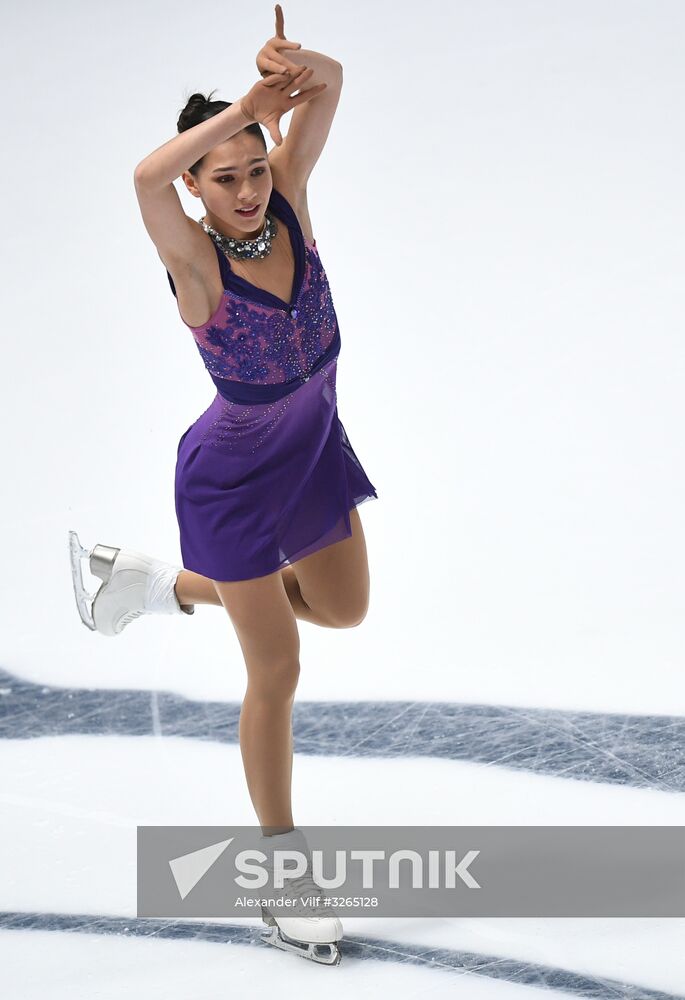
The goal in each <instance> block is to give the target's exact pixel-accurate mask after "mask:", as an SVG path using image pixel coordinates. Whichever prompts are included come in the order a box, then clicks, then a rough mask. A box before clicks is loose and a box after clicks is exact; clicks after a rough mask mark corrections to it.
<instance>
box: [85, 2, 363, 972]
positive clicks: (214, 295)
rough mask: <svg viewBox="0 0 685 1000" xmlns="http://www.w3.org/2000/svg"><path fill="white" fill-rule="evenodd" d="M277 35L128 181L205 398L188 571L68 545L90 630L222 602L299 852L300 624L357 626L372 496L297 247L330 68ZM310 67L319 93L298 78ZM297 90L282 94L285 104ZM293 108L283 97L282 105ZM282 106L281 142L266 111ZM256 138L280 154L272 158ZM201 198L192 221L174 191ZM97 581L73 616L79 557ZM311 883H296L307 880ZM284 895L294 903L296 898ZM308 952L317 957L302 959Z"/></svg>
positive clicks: (329, 919) (269, 808)
mask: <svg viewBox="0 0 685 1000" xmlns="http://www.w3.org/2000/svg"><path fill="white" fill-rule="evenodd" d="M298 49H300V45H299V43H295V42H289V41H286V40H285V36H284V34H283V15H282V11H281V8H280V6H278V5H277V6H276V36H275V37H274V38H272V39H270V40H269V41H268V42H267V44H266V45H265V46H264V47H263V48H262V49H261V51H260V53H259V55H258V57H257V67H258V69H259V71H260V73H261V74H262V76H263V79H262V80H261V81H259V82H258V83H256V84H255V85H254V86H253V87H252V89H251V90H250V91H249V92H248V93H247V94H246V95H245V96H244V97H242V98H241V99H240V100H239V101H237V102H235V103H234V104H228V103H227V102H223V101H211V100H205V98H204V97H203V96H202V95H201V94H194V95H193V96H192V97H191V98H190V99H189V101H188V104H187V106H186V108H185V109H184V110H183V112H182V113H181V116H180V118H179V121H178V132H179V135H178V136H176V137H175V138H174V139H172V140H170V141H169V142H167V143H166V144H165V145H163V146H161V147H160V148H159V149H157V150H155V151H154V152H153V153H151V154H150V155H149V156H148V157H146V158H145V159H144V160H143V161H142V162H141V163H140V164H139V165H138V167H137V168H136V171H135V185H136V193H137V196H138V201H139V204H140V209H141V212H142V216H143V220H144V223H145V226H146V229H147V231H148V233H149V235H150V237H151V239H152V240H153V242H154V244H155V246H156V248H157V252H158V254H159V256H160V258H161V260H162V261H163V263H164V264H165V266H166V268H167V275H168V280H169V284H170V286H171V290H172V291H173V293H174V294H175V295H176V297H177V304H178V309H179V314H180V317H181V319H182V320H183V322H184V323H185V324H186V326H188V327H189V328H190V330H191V331H192V334H193V337H194V339H195V342H196V345H197V347H198V350H199V353H200V355H201V357H202V360H203V361H204V363H205V366H206V367H207V369H208V371H209V374H210V376H211V378H212V380H213V381H214V384H215V386H216V388H217V394H216V396H215V398H214V400H213V402H212V403H211V405H210V406H209V408H208V409H207V410H206V411H205V413H203V414H202V415H201V416H200V417H199V418H198V419H197V420H196V421H195V422H194V423H193V424H192V425H191V426H190V427H189V428H188V429H187V430H186V431H185V433H184V434H183V435H182V437H181V439H180V442H179V447H178V457H177V465H176V482H175V501H176V512H177V517H178V523H179V530H180V541H181V551H182V556H183V567H180V566H173V565H171V564H169V563H165V562H163V561H161V560H158V559H154V558H151V557H149V556H146V555H144V554H143V553H138V552H133V551H132V550H127V549H119V548H115V547H112V546H104V545H96V546H95V547H94V548H93V549H92V550H90V551H87V550H85V549H83V548H82V547H81V545H80V542H79V541H78V538H77V536H76V534H75V533H74V532H71V533H70V547H71V554H72V568H73V572H74V583H75V588H76V593H77V603H78V606H79V610H80V612H81V616H82V619H83V621H84V622H85V624H87V625H88V626H89V627H90V628H93V629H97V630H98V631H100V632H102V633H103V634H106V635H116V634H119V633H120V632H121V631H122V630H123V628H124V627H125V626H126V624H128V622H129V621H131V620H133V619H134V618H136V617H138V616H139V615H141V614H146V613H151V612H152V613H153V612H162V613H181V612H185V613H187V614H191V613H193V611H194V605H195V604H216V605H223V607H224V608H225V609H226V611H227V612H228V615H229V616H230V619H231V621H232V623H233V626H234V628H235V631H236V634H237V636H238V639H239V642H240V645H241V649H242V652H243V655H244V659H245V664H246V667H247V673H248V685H247V690H246V694H245V698H244V701H243V704H242V709H241V714H240V726H239V736H240V748H241V753H242V757H243V762H244V767H245V774H246V778H247V783H248V788H249V792H250V796H251V799H252V802H253V805H254V808H255V811H256V813H257V816H258V819H259V822H260V824H261V827H262V832H263V836H264V837H269V842H270V844H271V845H272V846H274V847H275V846H281V845H282V846H288V847H289V846H297V847H298V848H300V849H303V850H306V842H305V841H304V838H303V835H302V833H301V831H300V830H298V829H297V828H295V827H294V824H293V817H292V809H291V772H292V724H291V711H292V704H293V699H294V694H295V689H296V686H297V681H298V675H299V670H300V666H299V647H300V643H299V634H298V629H297V619H298V618H300V619H301V620H303V621H308V622H312V623H314V624H317V625H321V626H324V627H329V628H345V627H350V626H354V625H357V624H359V623H360V622H361V621H362V620H363V618H364V617H365V614H366V610H367V606H368V597H369V571H368V565H367V554H366V545H365V541H364V533H363V530H362V525H361V520H360V518H359V514H358V512H357V510H356V507H357V506H358V505H359V504H360V503H362V502H364V501H365V500H367V499H370V498H371V497H377V493H376V490H375V488H374V487H373V485H372V484H371V483H370V481H369V480H368V478H367V476H366V474H365V472H364V469H363V468H362V466H361V464H360V462H359V460H358V459H357V457H356V455H355V453H354V451H353V449H352V446H351V444H350V442H349V440H348V438H347V435H346V433H345V430H344V428H343V426H342V423H341V422H340V420H339V417H338V413H337V402H336V362H337V356H338V352H339V349H340V332H339V329H338V323H337V318H336V315H335V310H334V307H333V301H332V297H331V293H330V288H329V285H328V280H327V277H326V273H325V271H324V269H323V265H322V263H321V259H320V257H319V252H318V249H317V247H316V240H315V239H314V236H313V232H312V225H311V221H310V218H309V212H308V207H307V197H306V182H307V179H308V177H309V174H310V173H311V170H312V168H313V166H314V164H315V163H316V161H317V160H318V158H319V155H320V153H321V151H322V149H323V146H324V143H325V140H326V138H327V136H328V132H329V130H330V126H331V122H332V120H333V116H334V114H335V109H336V107H337V104H338V100H339V95H340V89H341V86H342V67H341V66H340V64H339V63H337V62H336V61H334V60H332V59H328V58H327V57H325V56H321V55H320V54H318V53H313V52H309V51H307V52H306V53H305V52H300V53H298V57H299V58H300V59H302V62H303V64H302V65H298V64H297V63H296V62H293V61H292V59H287V58H286V57H285V55H284V53H285V52H286V51H288V52H289V53H290V55H291V57H292V58H296V56H295V51H296V50H298ZM305 60H306V62H307V63H310V62H311V63H315V65H316V82H314V83H313V84H312V86H310V87H309V89H302V88H303V87H304V85H305V84H306V83H312V76H313V74H314V72H315V70H314V68H313V67H312V66H309V67H307V66H305V65H304V61H305ZM298 89H299V92H298V93H296V91H298ZM293 95H294V96H293ZM291 109H294V115H293V119H292V122H291V125H290V130H289V132H288V135H287V137H286V139H285V140H283V139H282V136H281V133H280V131H279V121H280V118H281V116H282V115H283V114H284V113H285V112H287V111H289V110H291ZM260 123H261V124H262V125H265V126H266V127H267V128H268V129H269V132H270V134H271V136H272V138H273V139H274V141H275V143H276V147H275V149H273V150H272V151H271V153H269V154H267V151H266V143H265V140H264V135H263V133H262V130H261V128H260ZM179 175H182V177H183V180H184V183H185V184H186V187H187V189H188V190H189V191H190V193H191V194H192V195H193V196H194V197H196V198H200V199H201V200H202V203H203V206H204V209H205V214H204V215H203V216H202V218H201V219H200V220H199V224H198V222H196V221H194V220H192V219H190V218H189V217H188V216H187V215H186V214H185V212H184V210H183V208H182V206H181V202H180V200H179V198H178V195H177V193H176V190H175V188H174V185H173V181H174V179H175V178H177V177H178V176H179ZM84 556H85V557H87V558H88V559H89V565H90V569H91V571H92V572H93V573H94V574H95V575H97V576H98V577H99V578H100V579H102V580H103V584H102V586H101V587H100V589H99V590H98V592H97V594H96V595H95V596H94V598H93V599H92V601H93V603H92V608H91V609H88V607H87V604H86V597H89V595H87V594H86V593H85V591H84V589H83V581H82V579H81V570H80V561H79V560H80V558H81V557H84ZM310 884H311V883H310ZM297 888H300V889H301V888H302V885H299V886H298V887H297ZM263 916H264V919H265V920H267V922H268V923H269V924H271V925H272V927H273V928H274V930H273V932H272V933H273V937H272V938H271V939H270V940H271V941H272V943H274V944H277V945H278V946H279V947H283V946H287V943H288V942H287V939H284V938H283V937H282V936H281V933H280V932H281V931H283V932H285V934H286V935H287V936H288V937H289V938H292V939H294V940H297V941H300V942H302V941H307V942H328V943H329V945H330V949H329V957H328V958H326V959H325V961H327V962H335V961H339V953H338V952H337V949H336V947H335V945H334V944H332V942H334V941H336V940H338V939H339V938H340V937H341V936H342V926H341V924H340V922H339V920H338V919H337V917H335V916H332V915H331V910H330V908H328V909H326V916H324V917H318V918H309V919H298V918H297V917H288V918H281V917H280V916H278V918H277V919H278V924H276V923H275V922H274V917H272V916H271V914H270V913H269V912H268V911H264V910H263ZM307 957H312V958H315V959H317V960H322V959H321V958H320V957H319V956H318V955H317V954H315V953H314V952H313V951H311V950H310V951H308V952H307Z"/></svg>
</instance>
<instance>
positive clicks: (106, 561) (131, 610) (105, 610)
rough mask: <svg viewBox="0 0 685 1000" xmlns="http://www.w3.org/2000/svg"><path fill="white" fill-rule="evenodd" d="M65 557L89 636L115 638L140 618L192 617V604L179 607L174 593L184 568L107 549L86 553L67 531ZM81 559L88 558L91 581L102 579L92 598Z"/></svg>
mask: <svg viewBox="0 0 685 1000" xmlns="http://www.w3.org/2000/svg"><path fill="white" fill-rule="evenodd" d="M69 556H70V559H71V575H72V579H73V583H74V594H75V595H76V606H77V607H78V611H79V615H80V616H81V621H82V622H83V624H84V625H86V626H87V627H88V628H89V629H91V630H92V631H93V632H95V631H97V632H100V633H101V634H102V635H109V636H112V635H119V633H120V632H123V630H124V629H125V628H126V626H127V625H128V623H129V622H131V621H133V619H134V618H138V617H140V615H145V614H170V615H171V614H181V613H185V614H187V615H192V614H194V612H195V605H194V604H179V603H178V598H177V597H176V592H175V590H174V584H175V583H176V578H177V576H178V574H179V573H180V571H181V570H182V569H183V567H182V566H174V565H172V564H171V563H165V562H162V560H161V559H154V558H152V557H151V556H146V555H144V554H143V553H142V552H134V551H133V549H120V548H116V547H114V546H111V545H95V546H94V547H93V548H92V549H90V550H88V549H84V548H83V546H82V545H81V542H80V541H79V537H78V535H77V534H76V532H75V531H70V532H69ZM82 558H86V559H88V566H89V569H90V572H91V573H92V574H93V576H97V577H98V578H99V579H100V580H102V584H101V585H100V587H99V588H98V590H97V592H96V593H95V594H89V593H88V592H87V591H86V589H85V587H84V585H83V576H82V573H81V559H82ZM88 601H90V602H91V604H90V606H89V605H88Z"/></svg>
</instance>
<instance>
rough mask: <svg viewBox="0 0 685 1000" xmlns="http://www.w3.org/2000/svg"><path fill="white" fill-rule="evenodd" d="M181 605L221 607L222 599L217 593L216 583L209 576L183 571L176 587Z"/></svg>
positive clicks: (179, 575)
mask: <svg viewBox="0 0 685 1000" xmlns="http://www.w3.org/2000/svg"><path fill="white" fill-rule="evenodd" d="M174 590H175V591H176V597H177V598H178V603H179V604H216V605H217V606H218V607H221V598H220V597H219V595H218V594H217V592H216V587H215V586H214V581H213V580H210V579H209V577H208V576H202V575H201V574H200V573H193V571H192V570H189V569H182V570H181V572H180V573H179V574H178V577H177V578H176V583H175V585H174Z"/></svg>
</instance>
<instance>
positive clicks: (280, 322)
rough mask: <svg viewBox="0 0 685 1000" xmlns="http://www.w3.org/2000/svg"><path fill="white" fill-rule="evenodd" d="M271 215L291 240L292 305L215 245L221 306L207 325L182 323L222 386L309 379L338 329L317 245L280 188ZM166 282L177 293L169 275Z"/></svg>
mask: <svg viewBox="0 0 685 1000" xmlns="http://www.w3.org/2000/svg"><path fill="white" fill-rule="evenodd" d="M269 208H270V209H271V210H272V211H273V214H274V215H276V217H277V218H279V219H281V221H282V222H283V223H284V224H285V225H286V226H287V227H288V231H289V234H290V239H291V243H292V248H293V256H294V260H295V276H294V282H293V298H292V299H291V301H290V302H284V301H283V300H281V299H279V298H278V297H277V296H275V295H272V294H271V293H269V292H266V291H265V290H263V289H259V288H257V287H256V286H254V285H252V284H250V282H248V281H246V280H245V279H243V278H241V277H239V276H238V275H236V274H235V273H234V272H233V271H232V270H231V268H230V267H229V265H228V262H227V260H226V258H225V255H224V253H223V251H222V250H221V249H220V248H219V247H218V246H217V245H216V244H214V247H215V250H216V253H217V258H218V260H219V267H220V269H221V275H222V280H223V284H224V292H223V295H222V298H221V302H220V304H219V306H218V308H217V310H216V311H215V313H214V315H213V316H210V318H209V319H208V320H207V322H206V323H203V324H202V326H190V324H189V323H185V320H183V322H184V323H185V325H186V326H187V327H189V329H190V330H191V331H192V333H193V337H194V339H195V343H196V344H197V348H198V350H199V352H200V355H201V357H202V360H203V362H204V364H205V367H206V368H207V370H208V371H209V372H210V374H211V375H213V376H218V377H219V378H222V379H233V380H237V381H241V382H252V383H256V384H263V385H267V384H274V383H278V382H287V381H289V380H290V379H292V378H295V377H296V376H301V375H306V373H307V372H308V371H309V369H310V368H311V366H312V365H313V364H314V363H315V362H316V360H317V359H318V358H320V357H321V356H322V355H323V353H324V351H325V350H326V348H327V347H329V345H330V344H331V343H332V341H333V339H334V337H335V335H336V331H337V329H338V321H337V317H336V314H335V308H334V306H333V299H332V296H331V290H330V287H329V284H328V279H327V277H326V272H325V270H324V267H323V264H322V263H321V259H320V257H319V252H318V250H317V248H316V244H315V243H308V242H307V241H306V240H305V238H304V235H303V233H302V229H301V227H300V225H299V222H298V220H297V216H296V215H295V213H294V211H293V209H292V208H291V206H290V204H289V203H288V202H287V201H286V199H285V198H284V197H283V195H281V194H280V192H278V191H276V190H275V189H272V193H271V198H270V199H269ZM167 275H168V277H169V283H170V285H171V289H172V291H173V292H174V294H176V290H175V288H174V284H173V279H172V278H171V275H170V274H169V272H168V271H167ZM181 319H183V317H181Z"/></svg>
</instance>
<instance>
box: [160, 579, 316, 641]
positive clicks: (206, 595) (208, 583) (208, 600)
mask: <svg viewBox="0 0 685 1000" xmlns="http://www.w3.org/2000/svg"><path fill="white" fill-rule="evenodd" d="M281 576H282V577H283V585H284V586H285V591H286V594H287V596H288V600H289V601H290V606H291V607H292V609H293V613H294V615H295V617H296V618H299V619H300V620H301V621H304V622H311V623H312V625H322V626H327V627H329V628H333V627H334V626H333V625H332V624H331V622H330V621H329V620H328V618H327V617H325V616H324V615H322V614H319V613H318V612H316V611H313V610H312V609H311V608H310V607H309V606H308V605H307V604H306V602H305V601H304V599H303V597H302V593H301V591H300V585H299V583H298V580H297V576H296V574H295V570H294V569H293V567H292V566H286V567H285V569H282V570H281ZM239 582H242V581H239ZM174 589H175V591H176V596H177V598H178V601H179V604H215V605H217V606H218V607H221V598H220V597H219V595H218V593H217V590H216V587H215V586H214V581H213V580H210V579H209V577H206V576H201V575H200V574H199V573H193V572H192V571H191V570H189V569H184V570H181V572H180V573H179V574H178V578H177V580H176V585H175V587H174Z"/></svg>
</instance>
